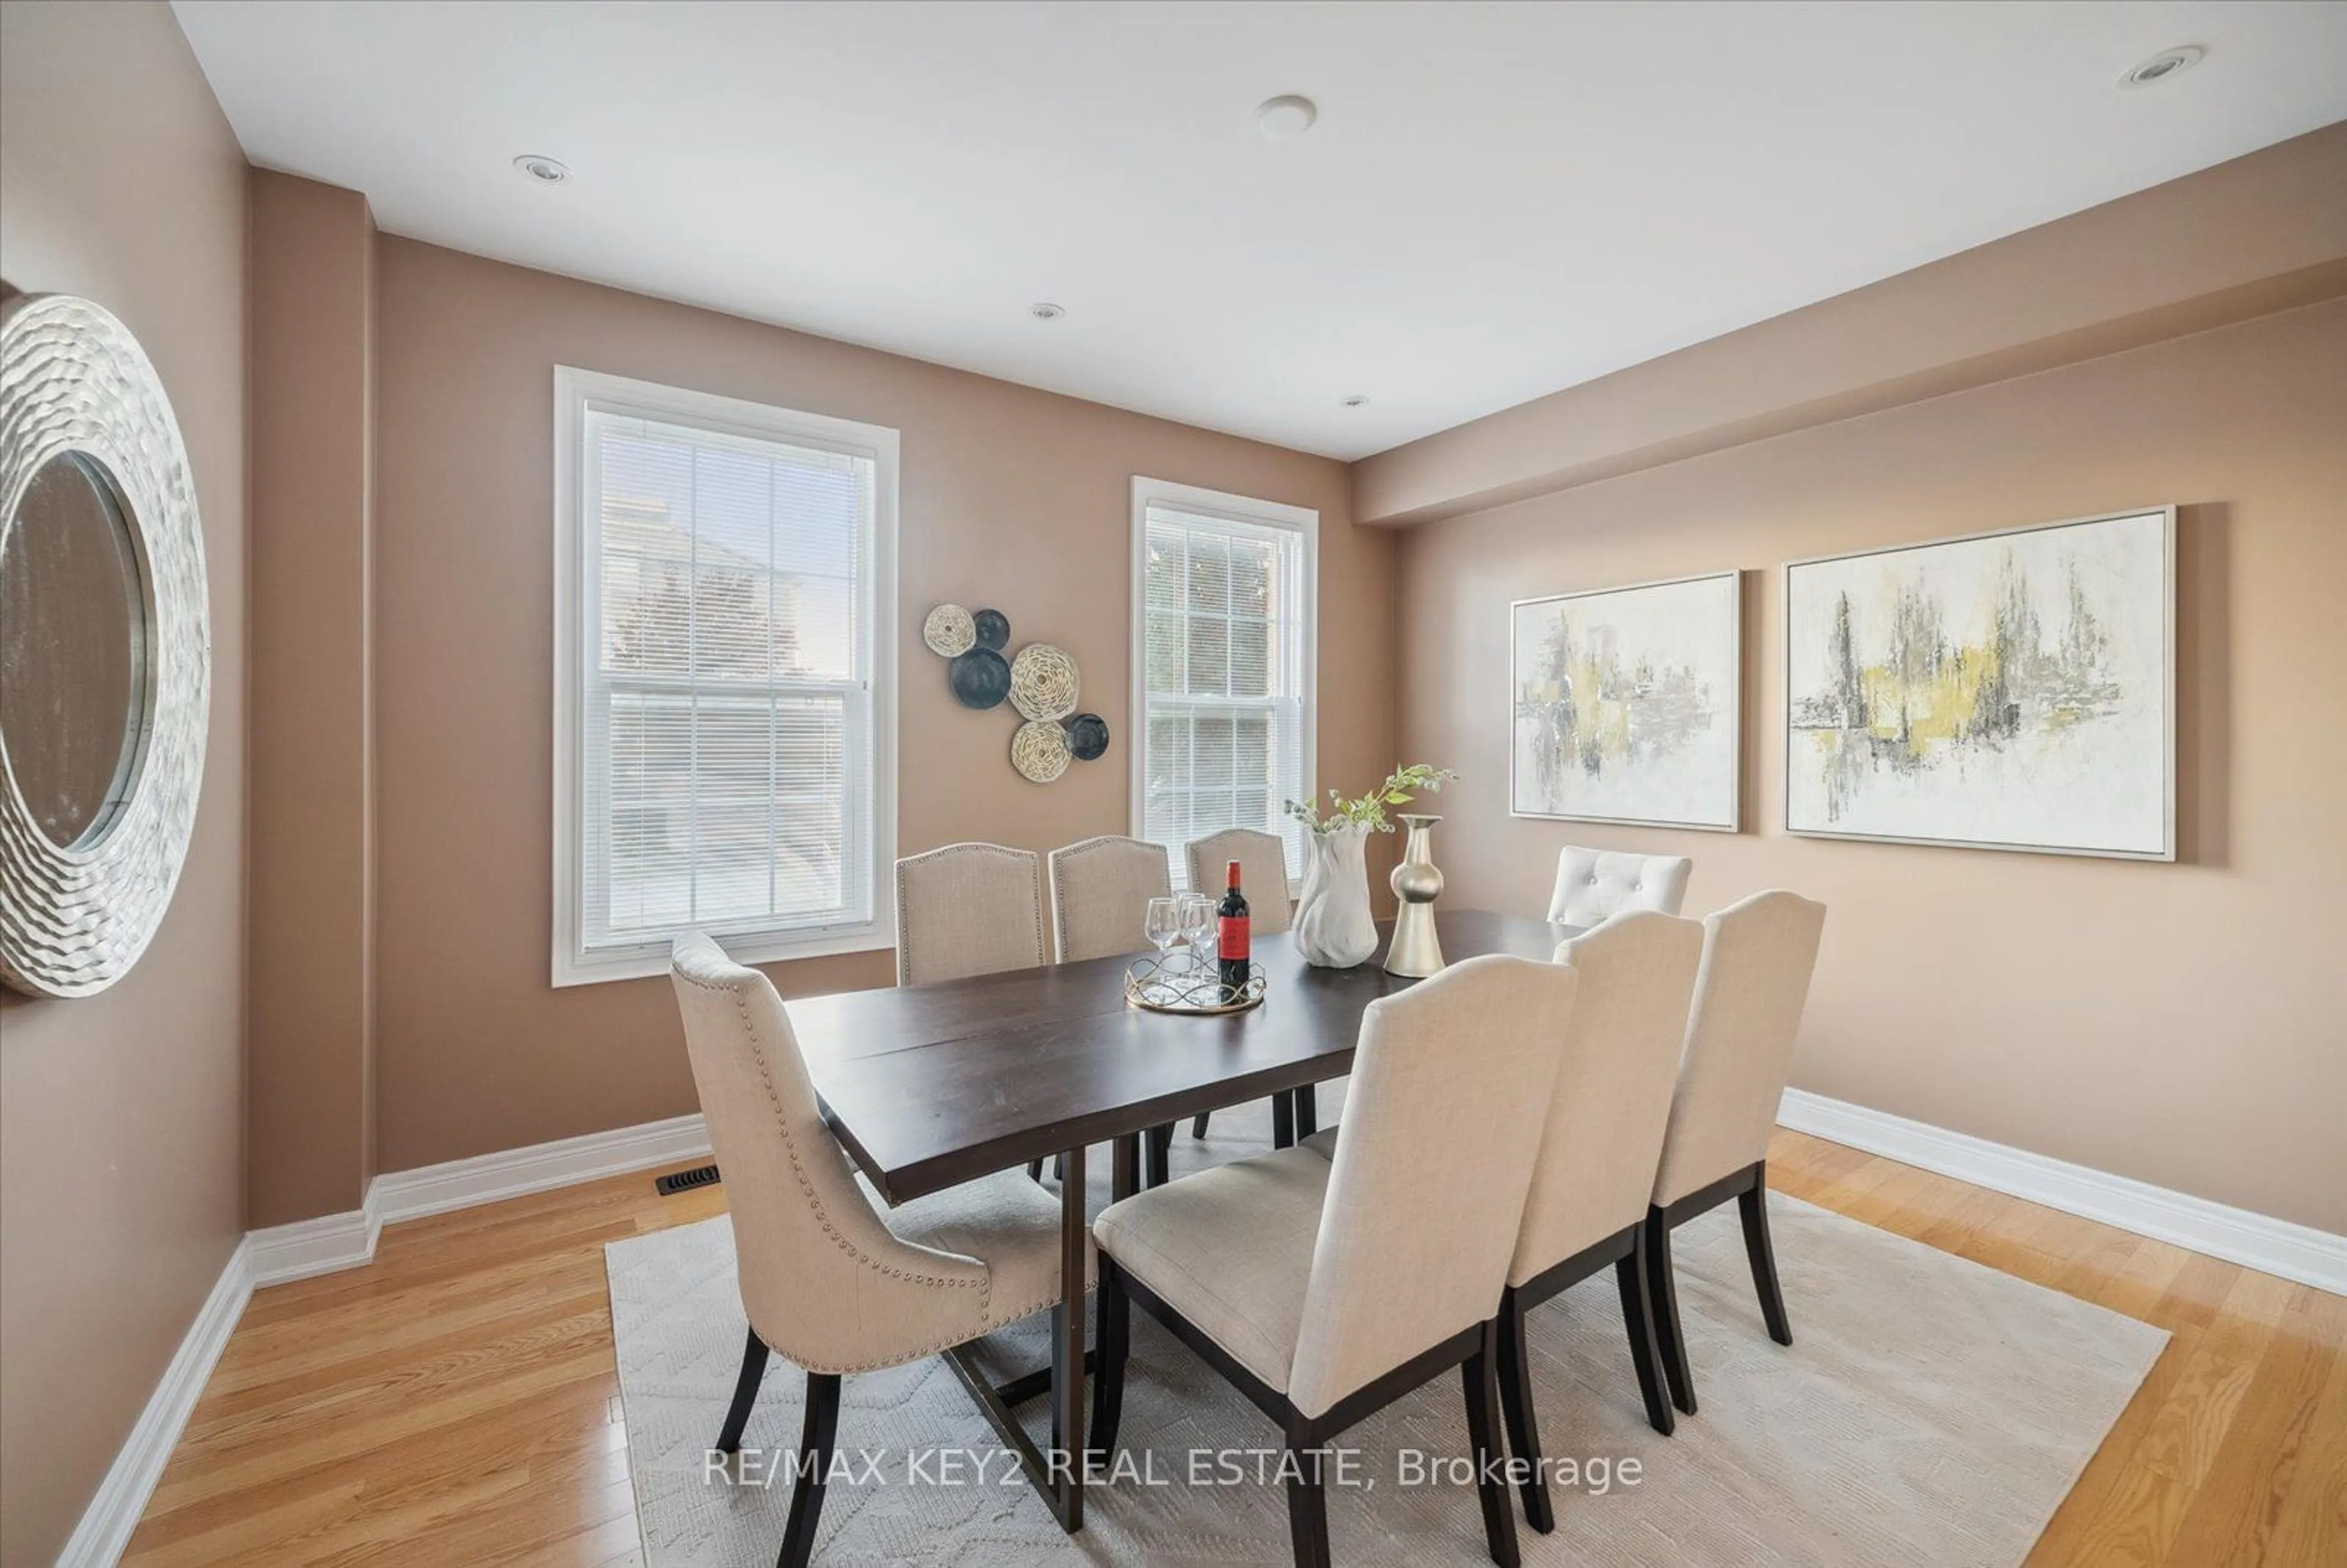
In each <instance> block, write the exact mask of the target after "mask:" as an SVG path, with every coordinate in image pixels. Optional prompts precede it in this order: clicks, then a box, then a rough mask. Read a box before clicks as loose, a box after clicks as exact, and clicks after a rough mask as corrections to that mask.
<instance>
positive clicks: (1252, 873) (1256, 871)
mask: <svg viewBox="0 0 2347 1568" xmlns="http://www.w3.org/2000/svg"><path fill="white" fill-rule="evenodd" d="M1234 860H1235V861H1237V862H1238V863H1239V883H1240V886H1243V887H1244V888H1245V890H1246V901H1247V923H1248V924H1249V925H1250V926H1251V927H1254V929H1255V935H1256V936H1258V937H1268V936H1270V935H1272V934H1273V933H1274V932H1276V931H1285V930H1286V929H1287V927H1289V926H1291V925H1293V924H1294V923H1295V920H1296V906H1295V905H1294V904H1293V903H1291V902H1290V901H1289V899H1288V897H1287V846H1286V845H1284V844H1282V843H1280V841H1279V835H1277V834H1276V833H1258V832H1256V831H1255V829H1254V828H1251V827H1230V828H1225V829H1224V830H1223V831H1222V832H1220V833H1217V834H1215V835H1213V836H1212V837H1208V838H1199V839H1193V840H1192V841H1191V843H1190V846H1189V861H1190V886H1193V887H1194V888H1196V889H1197V890H1198V891H1199V892H1201V893H1204V895H1205V896H1206V897H1209V898H1214V897H1221V895H1222V891H1223V874H1224V873H1225V871H1227V870H1229V869H1230V864H1231V862H1232V861H1234Z"/></svg>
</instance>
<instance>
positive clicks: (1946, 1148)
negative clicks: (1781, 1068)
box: [1777, 1089, 2347, 1296]
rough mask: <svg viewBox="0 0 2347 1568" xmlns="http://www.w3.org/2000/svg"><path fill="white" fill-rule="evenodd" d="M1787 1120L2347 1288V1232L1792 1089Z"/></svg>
mask: <svg viewBox="0 0 2347 1568" xmlns="http://www.w3.org/2000/svg"><path fill="white" fill-rule="evenodd" d="M1777 1122H1778V1125H1779V1126H1783V1127H1789V1128H1791V1129H1792V1130H1793V1131H1794V1132H1807V1133H1809V1134H1810V1135H1811V1136H1813V1137H1818V1138H1823V1139H1826V1140H1828V1141H1829V1142H1830V1143H1846V1144H1848V1145H1849V1146H1850V1147H1851V1148H1853V1149H1863V1150H1865V1151H1866V1152H1867V1153H1870V1154H1880V1155H1881V1156H1883V1157H1884V1158H1885V1159H1891V1160H1897V1161H1898V1162H1900V1163H1901V1164H1907V1165H1917V1166H1921V1167H1922V1169H1924V1170H1926V1171H1935V1172H1937V1173H1940V1174H1941V1175H1943V1176H1953V1177H1954V1178H1956V1179H1957V1180H1958V1181H1961V1182H1970V1183H1972V1184H1973V1185H1974V1186H1977V1187H1986V1188H1988V1189H1989V1190H1990V1191H1991V1192H1997V1193H2004V1194H2008V1195H2010V1196H2013V1197H2016V1198H2024V1199H2026V1200H2028V1201H2029V1202H2031V1203H2033V1204H2045V1206H2046V1207H2047V1208H2053V1209H2060V1210H2061V1211H2062V1212H2063V1213H2065V1214H2077V1215H2079V1216H2080V1217H2082V1218H2085V1219H2090V1220H2099V1221H2101V1222H2102V1223H2103V1224H2105V1225H2116V1226H2117V1227H2118V1228H2119V1229H2121V1230H2124V1231H2131V1232H2133V1233H2134V1234H2136V1235H2144V1236H2150V1237H2151V1238H2153V1239H2154V1240H2156V1241H2164V1242H2171V1243H2173V1244H2175V1245H2178V1246H2180V1247H2185V1248H2188V1249H2189V1250H2191V1251H2193V1252H2202V1253H2207V1254H2208V1255H2209V1256H2211V1257H2220V1258H2223V1259H2224V1260H2225V1261H2226V1262H2228V1263H2238V1264H2239V1265H2240V1266H2242V1267H2244V1268H2254V1269H2257V1270H2259V1271H2260V1272H2261V1273H2265V1274H2271V1275H2276V1276H2280V1277H2281V1278H2283V1279H2288V1280H2294V1281H2296V1282H2297V1283H2298V1284H2301V1285H2311V1286H2314V1287H2315V1288H2316V1289H2318V1290H2327V1291H2330V1292H2332V1294H2333V1295H2338V1296H2347V1236H2337V1235H2332V1234H2331V1233H2329V1232H2328V1231H2319V1230H2316V1229H2314V1228H2313V1227H2312V1226H2311V1225H2296V1224H2293V1223H2292V1222H2291V1221H2289V1220H2279V1219H2274V1218H2272V1217H2270V1216H2269V1215H2266V1214H2251V1213H2250V1212H2249V1211H2248V1210H2247V1209H2237V1208H2232V1207H2229V1206H2228V1205H2226V1204H2219V1203H2211V1202H2210V1201H2209V1200H2208V1199H2207V1198H2196V1197H2193V1196H2191V1195H2190V1194H2186V1193H2178V1192H2173V1191H2170V1190H2169V1189H2168V1188H2166V1187H2155V1186H2153V1185H2152V1184H2150V1183H2148V1182H2138V1181H2136V1180H2134V1179H2133V1178H2131V1177H2127V1176H2115V1175H2112V1174H2111V1173H2109V1172H2107V1171H2097V1170H2093V1169H2091V1168H2089V1167H2087V1166H2085V1165H2074V1164H2072V1163H2069V1162H2068V1161H2066V1160H2056V1159H2054V1158H2053V1157H2051V1156H2050V1155H2045V1154H2033V1153H2030V1152H2029V1151H2027V1150H2026V1149H2015V1148H2013V1147H2011V1146H2009V1145H2007V1144H2004V1143H1990V1142H1989V1141H1988V1140H1987V1139H1985V1138H1975V1137H1973V1136H1972V1135H1971V1134H1969V1133H1965V1132H1949V1131H1948V1130H1947V1129H1946V1128H1944V1127H1934V1126H1932V1125H1931V1124H1930V1123H1928V1122H1911V1121H1909V1120H1908V1119H1907V1118H1906V1117H1904V1116H1893V1115H1891V1113H1890V1112H1887V1111H1870V1110H1868V1109H1867V1108H1866V1107H1865V1106H1863V1105H1852V1104H1850V1103H1848V1102H1844V1101H1840V1100H1829V1099H1827V1098H1826V1097H1825V1096H1824V1095H1822V1094H1811V1093H1809V1091H1806V1090H1800V1089H1788V1090H1786V1091H1785V1098H1784V1102H1783V1103H1782V1105H1781V1106H1780V1107H1779V1109H1778V1112H1777Z"/></svg>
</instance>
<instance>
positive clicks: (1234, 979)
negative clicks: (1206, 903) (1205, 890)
mask: <svg viewBox="0 0 2347 1568" xmlns="http://www.w3.org/2000/svg"><path fill="white" fill-rule="evenodd" d="M1214 915H1215V918H1216V927H1215V940H1214V951H1215V958H1214V970H1215V979H1219V980H1220V981H1221V982H1222V984H1223V989H1225V990H1227V991H1232V992H1238V991H1242V990H1245V989H1246V983H1247V938H1248V929H1247V901H1246V895H1245V894H1244V893H1242V892H1240V891H1239V863H1238V862H1237V861H1235V860H1234V861H1232V862H1231V868H1230V884H1229V886H1228V888H1227V890H1226V891H1225V893H1224V894H1223V902H1222V905H1221V907H1218V908H1217V909H1215V911H1214Z"/></svg>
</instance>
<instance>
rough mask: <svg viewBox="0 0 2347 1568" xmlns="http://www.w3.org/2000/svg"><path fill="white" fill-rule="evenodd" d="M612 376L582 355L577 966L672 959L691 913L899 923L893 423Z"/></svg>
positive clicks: (824, 931) (775, 933)
mask: <svg viewBox="0 0 2347 1568" xmlns="http://www.w3.org/2000/svg"><path fill="white" fill-rule="evenodd" d="M610 379H611V378H604V377H596V378H587V377H584V376H578V377H576V380H577V381H579V382H582V383H587V384H585V385H584V386H582V387H580V388H579V391H578V393H577V395H576V396H575V401H574V405H573V406H572V407H571V408H570V409H569V411H568V413H569V416H570V418H571V419H572V421H573V430H574V432H575V444H576V453H575V456H576V461H577V464H578V469H577V481H578V489H577V494H576V498H575V506H574V507H572V508H571V509H572V510H574V511H575V513H576V520H575V526H576V528H577V533H578V538H577V546H578V549H577V560H578V563H579V574H578V579H577V585H576V589H575V590H574V592H575V597H576V600H577V603H576V605H575V607H574V609H575V614H573V615H571V616H568V617H565V618H564V619H565V620H566V621H567V622H568V623H569V627H570V629H571V634H572V635H573V636H574V637H575V642H574V644H573V648H574V651H575V654H576V658H575V661H574V662H575V666H576V680H575V685H574V691H575V706H574V707H573V708H572V709H571V713H572V715H573V717H574V720H575V722H574V723H572V724H571V725H570V726H569V729H570V730H571V732H572V733H571V734H570V736H569V746H568V748H566V749H568V750H569V752H570V753H571V754H570V755H569V757H568V758H567V759H566V758H563V757H558V759H557V761H558V766H560V765H562V764H564V763H565V762H566V761H568V762H569V765H571V766H572V767H573V768H575V770H576V771H575V775H574V779H575V786H576V787H575V799H574V802H573V805H574V809H573V810H572V811H571V812H570V813H569V814H568V815H569V825H570V827H571V833H570V835H569V836H570V842H569V844H567V845H559V846H558V856H568V857H569V861H570V865H569V870H570V872H571V873H572V875H571V876H569V877H567V878H566V877H563V876H558V886H557V899H556V902H557V906H558V908H557V914H558V923H559V924H560V925H565V926H567V927H568V929H567V930H566V931H559V932H558V949H557V962H556V970H557V979H558V981H560V980H563V979H600V978H609V976H610V972H611V971H613V970H615V969H616V970H619V971H622V972H628V973H641V972H646V971H647V970H649V969H651V968H659V967H664V966H665V960H666V954H667V948H668V943H669V940H670V938H671V937H672V936H673V935H674V934H675V933H676V932H677V931H679V930H681V929H683V928H686V927H697V928H700V929H703V930H706V931H708V932H710V933H711V934H712V935H714V936H717V937H719V938H721V939H723V940H725V941H726V943H727V945H728V947H729V948H731V949H733V951H734V952H735V953H736V955H737V956H744V957H748V958H753V959H755V958H775V957H789V956H793V955H794V954H795V953H800V952H813V951H838V950H842V949H843V948H851V947H859V946H863V947H868V946H882V945H886V940H887V932H886V931H885V929H882V928H881V927H882V926H883V925H884V924H885V922H883V921H881V920H879V919H878V918H877V917H876V915H877V912H876V907H875V905H876V897H875V891H874V889H875V884H876V865H877V864H878V863H879V859H878V857H879V856H880V854H881V853H882V852H883V849H884V848H885V850H886V853H887V855H888V856H891V857H893V855H894V845H893V836H894V835H893V832H892V831H888V830H887V828H886V825H885V824H884V823H883V820H882V819H883V816H884V814H885V813H886V811H887V807H886V806H885V804H884V800H883V795H884V794H885V791H884V790H883V789H882V788H881V787H880V785H881V783H882V780H883V777H884V774H883V758H882V755H881V752H882V749H883V748H882V746H881V744H880V740H881V736H880V730H881V721H882V718H883V716H884V711H885V709H886V706H887V704H886V701H885V699H886V692H885V691H884V689H883V683H882V682H881V681H880V679H879V672H878V671H877V669H876V662H877V661H876V655H877V654H878V653H879V652H880V651H882V650H883V649H885V647H886V644H885V643H884V642H883V641H881V639H880V637H879V635H878V629H877V628H876V624H875V621H876V615H877V614H878V612H879V610H880V607H881V605H882V604H883V603H884V602H885V601H884V600H883V598H882V596H881V594H880V592H879V579H880V577H881V575H882V566H883V560H882V556H883V553H884V551H883V548H882V547H883V544H884V539H883V529H882V527H881V523H882V518H881V513H882V511H883V508H884V505H885V504H886V503H887V501H888V500H889V499H891V498H893V494H894V476H893V467H894V456H895V453H894V439H893V433H892V432H876V433H873V434H877V435H882V436H887V437H888V440H887V441H886V442H885V443H873V444H864V445H859V444H856V443H855V441H854V437H855V436H856V435H858V434H859V433H861V432H863V431H864V430H865V427H854V426H849V427H846V428H845V429H843V428H842V425H841V422H836V421H822V420H816V419H815V417H814V416H810V415H793V414H790V413H787V412H785V411H783V410H778V409H762V408H757V407H755V406H754V405H737V404H732V403H730V402H724V401H722V400H715V399H699V398H695V397H693V396H692V395H688V394H673V393H671V392H670V391H669V389H664V388H650V387H641V386H640V385H637V384H619V385H618V386H617V387H614V386H611V385H610ZM630 389H632V391H633V394H634V395H630ZM712 413H722V415H723V417H710V416H709V415H711V414H712ZM843 435H845V436H847V437H849V439H847V440H842V439H839V438H838V437H839V436H843ZM558 815H562V814H558ZM884 838H885V839H886V840H887V841H888V842H887V843H886V844H885V845H884V843H883V840H884ZM566 882H567V883H568V886H567V887H566V886H564V884H565V883H566ZM566 905H567V906H568V907H565V906H566ZM566 943H567V945H568V948H569V952H568V955H567V957H568V959H569V963H568V964H567V965H566V963H565V957H566V955H565V953H564V951H563V948H564V945H565V944H566ZM566 968H568V970H569V974H568V975H566V973H565V970H566Z"/></svg>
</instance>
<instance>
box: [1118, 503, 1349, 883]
mask: <svg viewBox="0 0 2347 1568" xmlns="http://www.w3.org/2000/svg"><path fill="white" fill-rule="evenodd" d="M1319 524H1320V515H1319V514H1318V513H1317V512H1313V511H1307V510H1306V509H1305V508H1303V507H1284V506H1280V505H1278V504H1276V503H1275V502H1270V501H1251V500H1248V499H1246V498H1245V497H1242V496H1225V495H1221V494H1218V493H1216V492H1214V491H1212V490H1199V489H1194V488H1192V487H1189V486H1187V485H1172V484H1166V483H1164V482H1163V481H1160V480H1156V479H1142V478H1136V479H1134V480H1133V712H1134V713H1135V714H1136V715H1137V716H1138V718H1139V723H1136V724H1135V725H1134V729H1135V732H1136V733H1135V735H1134V737H1133V836H1135V837H1136V838H1146V839H1150V840H1152V841H1153V842H1155V843H1158V844H1162V845H1165V846H1166V849H1167V851H1168V852H1169V855H1170V857H1171V858H1172V860H1173V880H1174V884H1175V886H1182V885H1184V883H1185V882H1186V881H1187V879H1188V869H1189V858H1188V856H1187V855H1186V854H1184V846H1185V845H1188V844H1189V843H1190V842H1191V841H1192V840H1194V839H1199V838H1204V837H1205V836H1206V835H1209V834H1213V833H1219V832H1221V831H1222V830H1223V829H1225V828H1226V827H1252V828H1259V829H1262V830H1264V831H1266V832H1269V833H1276V834H1278V835H1280V837H1281V838H1282V839H1283V840H1285V841H1286V845H1287V876H1288V882H1289V886H1290V890H1291V891H1292V890H1293V888H1294V886H1295V883H1296V880H1297V879H1298V878H1299V877H1300V876H1302V874H1303V866H1304V834H1303V830H1302V829H1301V828H1299V827H1298V826H1296V824H1295V822H1294V821H1293V819H1291V818H1290V817H1288V816H1287V815H1286V809H1285V808H1286V804H1287V803H1288V802H1289V801H1291V800H1301V799H1305V798H1307V797H1308V796H1309V795H1310V794H1312V730H1313V674H1312V653H1313V600H1314V584H1315V582H1316V580H1317V579H1316V573H1317V544H1318V531H1319Z"/></svg>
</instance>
